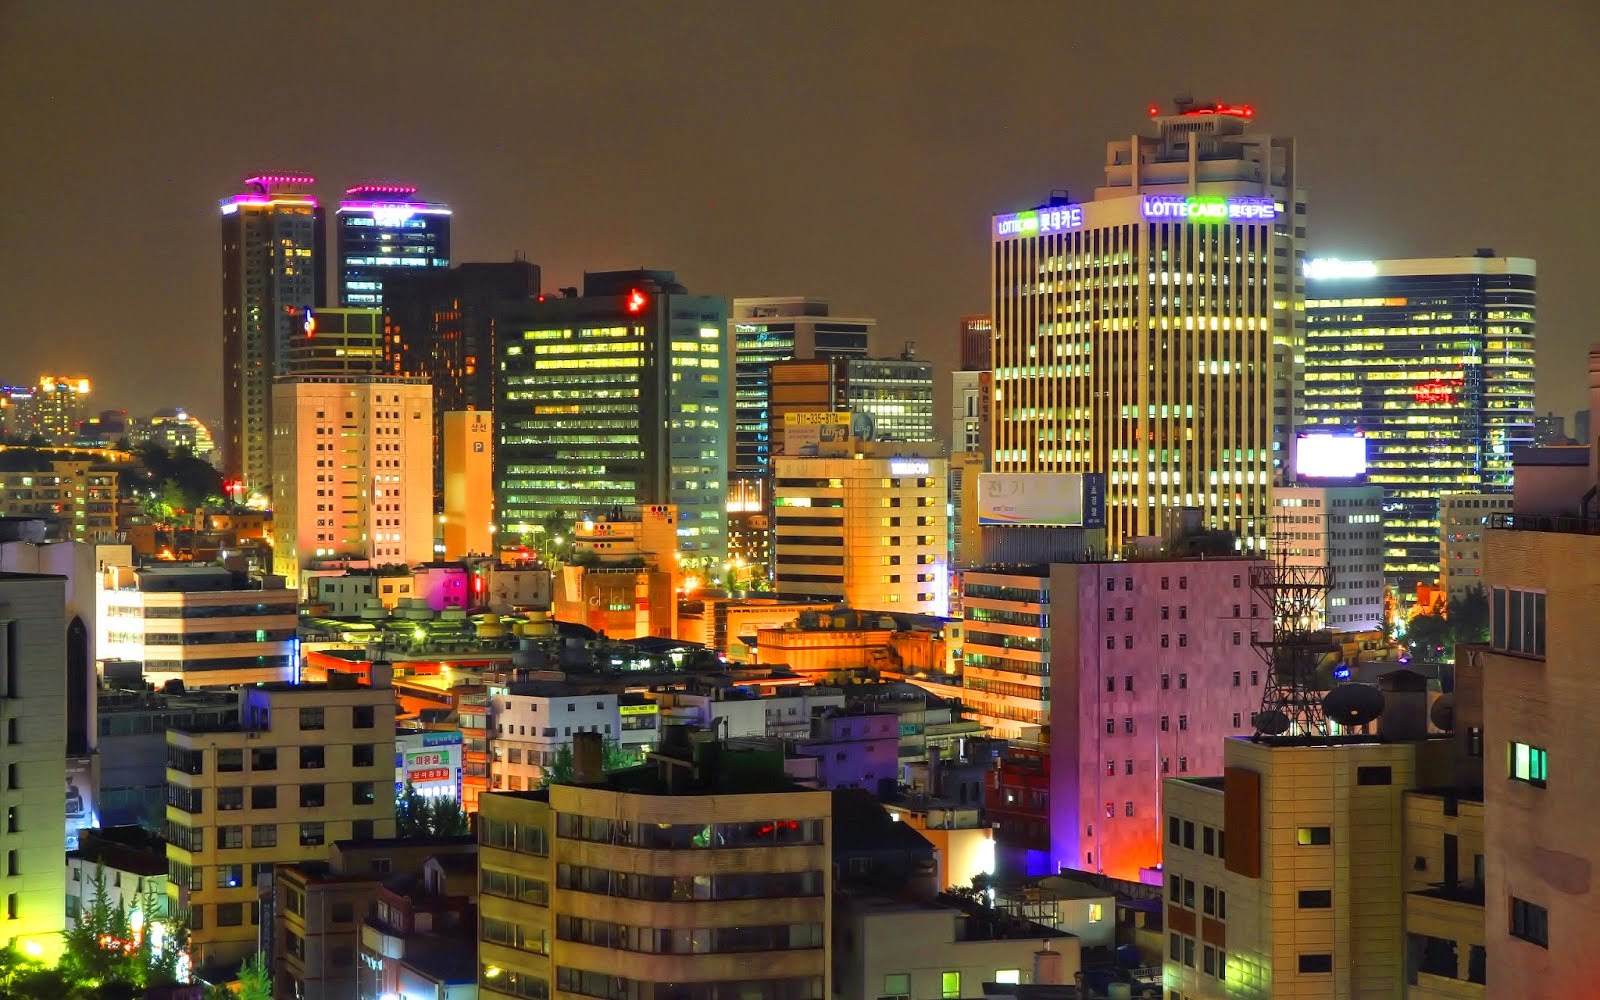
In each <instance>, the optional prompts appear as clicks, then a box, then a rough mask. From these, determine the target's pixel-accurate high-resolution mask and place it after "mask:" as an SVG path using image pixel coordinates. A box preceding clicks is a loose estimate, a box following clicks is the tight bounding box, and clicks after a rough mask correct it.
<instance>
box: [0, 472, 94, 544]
mask: <svg viewBox="0 0 1600 1000" xmlns="http://www.w3.org/2000/svg"><path fill="white" fill-rule="evenodd" d="M39 464H40V466H41V468H40V469H38V470H31V471H30V470H24V471H4V472H0V517H26V518H37V519H40V520H44V521H51V522H54V523H55V524H56V525H57V527H58V529H59V532H60V534H61V536H62V537H63V538H68V539H71V540H73V541H77V542H109V541H111V540H112V539H113V538H114V536H115V535H116V530H117V473H116V471H115V470H114V469H108V468H98V467H97V464H98V463H94V462H80V461H61V460H54V461H46V462H41V463H39Z"/></svg>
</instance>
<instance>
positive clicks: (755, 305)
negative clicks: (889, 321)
mask: <svg viewBox="0 0 1600 1000" xmlns="http://www.w3.org/2000/svg"><path fill="white" fill-rule="evenodd" d="M876 323H877V321H876V320H871V319H845V318H842V317H838V316H830V315H829V310H828V303H826V302H823V301H821V300H819V299H806V298H766V299H734V300H733V315H732V316H730V317H729V319H728V324H729V326H730V327H732V330H733V351H734V389H733V411H734V412H733V416H734V438H733V471H734V472H735V473H757V474H760V475H771V473H772V455H773V454H774V453H775V452H776V451H777V449H776V448H775V447H774V442H775V439H776V438H777V437H778V436H780V435H781V434H782V421H781V420H780V421H778V423H777V426H778V430H777V431H774V430H773V426H774V422H773V420H772V413H771V409H772V385H771V368H772V364H773V362H777V361H789V360H791V359H794V358H802V359H812V358H815V359H819V360H820V359H832V358H864V357H866V356H867V354H868V341H869V340H870V338H871V336H872V331H873V328H874V326H875V325H876Z"/></svg>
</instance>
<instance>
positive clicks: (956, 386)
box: [950, 371, 984, 453]
mask: <svg viewBox="0 0 1600 1000" xmlns="http://www.w3.org/2000/svg"><path fill="white" fill-rule="evenodd" d="M983 374H984V373H983V372H976V371H959V372H951V373H950V451H951V452H952V453H956V452H963V451H972V452H978V451H981V450H982V449H983V423H982V407H981V405H980V404H981V402H982V399H983V385H982V382H983V379H982V376H983Z"/></svg>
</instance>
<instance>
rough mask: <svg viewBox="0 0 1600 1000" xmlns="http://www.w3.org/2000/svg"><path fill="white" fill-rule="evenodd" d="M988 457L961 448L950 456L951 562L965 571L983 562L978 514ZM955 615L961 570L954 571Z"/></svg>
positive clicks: (952, 579)
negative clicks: (981, 478) (980, 484)
mask: <svg viewBox="0 0 1600 1000" xmlns="http://www.w3.org/2000/svg"><path fill="white" fill-rule="evenodd" d="M987 465H988V459H987V458H985V456H984V453H982V452H972V451H958V452H955V453H954V454H952V455H951V456H950V500H949V503H948V505H947V507H948V509H949V511H950V565H951V567H952V569H954V570H957V571H959V570H963V569H966V568H967V567H968V566H971V565H974V564H976V563H977V562H979V561H980V558H981V556H982V555H983V534H982V532H981V530H980V518H979V516H978V483H979V482H980V478H979V477H981V476H982V475H983V470H984V469H985V468H986V467H987ZM950 584H951V591H952V597H951V600H952V604H951V606H950V613H951V614H958V613H959V611H960V599H961V587H960V580H959V574H958V573H951V574H950Z"/></svg>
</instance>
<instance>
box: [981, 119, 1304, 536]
mask: <svg viewBox="0 0 1600 1000" xmlns="http://www.w3.org/2000/svg"><path fill="white" fill-rule="evenodd" d="M1150 115H1151V118H1152V120H1153V121H1154V123H1155V127H1156V134H1155V135H1134V136H1131V137H1130V138H1128V139H1125V140H1120V141H1117V142H1112V143H1110V144H1108V146H1107V149H1106V166H1105V172H1106V177H1105V183H1104V184H1103V185H1102V186H1101V187H1099V188H1098V189H1096V191H1095V196H1094V200H1093V201H1089V202H1085V203H1082V204H1078V203H1074V202H1072V201H1070V200H1069V199H1068V198H1066V197H1065V196H1052V198H1051V200H1050V203H1049V204H1046V205H1042V206H1040V207H1039V208H1038V209H1036V210H1034V211H1028V212H1021V213H1017V214H1013V215H1002V216H997V217H996V218H995V220H994V230H993V241H994V245H993V260H992V276H993V308H992V310H991V312H992V316H993V321H994V334H995V339H994V358H993V363H994V451H993V456H992V467H993V468H994V470H995V471H997V472H1105V473H1107V474H1108V475H1107V495H1106V516H1107V542H1108V544H1110V545H1111V546H1112V547H1113V548H1115V547H1116V546H1118V545H1119V544H1120V543H1121V542H1122V541H1123V540H1125V539H1127V538H1129V537H1130V536H1135V535H1153V534H1159V533H1161V531H1162V525H1163V524H1164V522H1165V520H1166V515H1167V513H1168V512H1169V511H1170V509H1171V508H1173V507H1180V506H1181V507H1197V508H1200V509H1201V510H1202V511H1204V514H1205V518H1206V521H1207V522H1208V524H1209V525H1210V526H1213V527H1217V528H1224V529H1230V530H1233V531H1236V532H1238V533H1239V535H1240V537H1241V542H1242V546H1243V547H1244V548H1245V549H1246V550H1247V551H1248V550H1250V549H1257V550H1259V549H1260V548H1262V547H1263V546H1264V545H1265V540H1266V535H1267V520H1266V519H1267V514H1268V510H1269V502H1270V498H1269V491H1270V488H1271V483H1272V481H1273V478H1274V476H1275V474H1278V473H1279V472H1280V471H1281V470H1282V469H1283V468H1285V467H1286V465H1287V459H1288V454H1289V451H1290V449H1291V448H1292V447H1293V432H1294V413H1293V410H1292V408H1293V405H1294V404H1293V400H1294V399H1295V392H1294V390H1295V386H1296V383H1297V381H1298V377H1297V365H1296V352H1297V350H1298V348H1299V345H1300V343H1301V342H1302V340H1303V336H1302V333H1301V331H1300V329H1299V325H1298V319H1297V317H1296V311H1295V303H1296V301H1297V300H1298V299H1299V297H1300V295H1301V294H1302V292H1301V289H1302V285H1301V279H1300V276H1299V273H1298V271H1299V268H1298V266H1297V262H1298V258H1299V257H1300V256H1301V253H1302V251H1301V249H1300V247H1301V244H1302V242H1303V240H1304V238H1305V194H1304V192H1303V191H1302V190H1301V188H1300V179H1299V165H1298V158H1297V156H1296V152H1295V143H1294V140H1293V139H1286V138H1283V137H1277V136H1273V135H1271V134H1269V133H1258V132H1254V131H1252V129H1251V126H1252V125H1253V124H1254V116H1255V113H1254V111H1253V110H1252V109H1250V108H1248V107H1232V106H1229V105H1224V104H1207V105H1196V104H1194V103H1192V102H1180V103H1179V105H1178V108H1177V110H1176V111H1175V112H1173V113H1171V114H1162V113H1160V112H1159V111H1158V110H1157V109H1156V108H1155V107H1151V109H1150Z"/></svg>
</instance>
